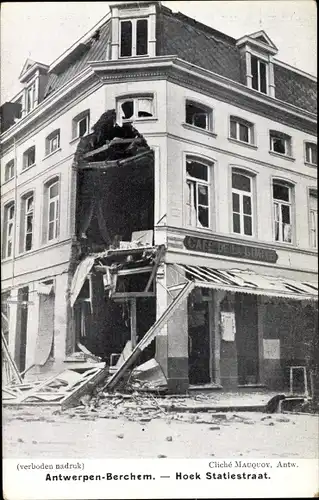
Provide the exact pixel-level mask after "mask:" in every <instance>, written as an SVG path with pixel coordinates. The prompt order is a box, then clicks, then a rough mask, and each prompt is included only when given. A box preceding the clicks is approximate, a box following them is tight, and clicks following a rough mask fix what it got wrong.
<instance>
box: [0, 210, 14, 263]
mask: <svg viewBox="0 0 319 500" xmlns="http://www.w3.org/2000/svg"><path fill="white" fill-rule="evenodd" d="M14 219H15V209H14V202H11V203H8V204H7V205H6V206H5V207H4V217H3V240H2V257H3V258H4V259H6V258H8V257H12V254H13V237H14V236H13V234H14V227H15V224H14Z"/></svg>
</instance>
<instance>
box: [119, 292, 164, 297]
mask: <svg viewBox="0 0 319 500" xmlns="http://www.w3.org/2000/svg"><path fill="white" fill-rule="evenodd" d="M133 297H137V298H138V297H155V292H116V293H113V294H112V299H123V298H126V299H132V298H133Z"/></svg>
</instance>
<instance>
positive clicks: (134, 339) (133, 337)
mask: <svg viewBox="0 0 319 500" xmlns="http://www.w3.org/2000/svg"><path fill="white" fill-rule="evenodd" d="M130 304H131V307H130V325H131V343H132V349H134V348H135V347H136V344H137V336H136V298H135V297H134V298H133V299H131V300H130Z"/></svg>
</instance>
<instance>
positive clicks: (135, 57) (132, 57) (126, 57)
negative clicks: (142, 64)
mask: <svg viewBox="0 0 319 500" xmlns="http://www.w3.org/2000/svg"><path fill="white" fill-rule="evenodd" d="M145 57H150V55H149V54H143V55H142V56H120V55H119V60H120V61H123V60H124V61H125V60H127V59H145Z"/></svg>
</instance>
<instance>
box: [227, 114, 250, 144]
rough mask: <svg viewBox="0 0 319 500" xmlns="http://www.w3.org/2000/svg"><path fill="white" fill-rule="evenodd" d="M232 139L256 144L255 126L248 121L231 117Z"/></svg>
mask: <svg viewBox="0 0 319 500" xmlns="http://www.w3.org/2000/svg"><path fill="white" fill-rule="evenodd" d="M230 138H231V139H235V140H236V141H240V142H246V143H247V144H254V143H255V138H254V125H253V124H252V123H250V122H248V121H246V120H242V119H241V118H237V117H235V116H231V117H230Z"/></svg>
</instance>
